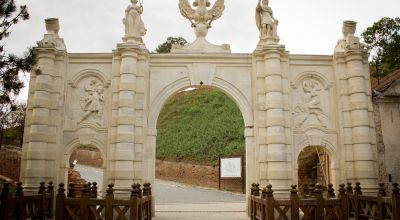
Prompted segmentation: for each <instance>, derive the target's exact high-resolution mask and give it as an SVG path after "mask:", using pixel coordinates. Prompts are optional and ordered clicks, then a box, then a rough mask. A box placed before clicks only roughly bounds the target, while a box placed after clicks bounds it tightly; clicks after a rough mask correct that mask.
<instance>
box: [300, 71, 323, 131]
mask: <svg viewBox="0 0 400 220" xmlns="http://www.w3.org/2000/svg"><path fill="white" fill-rule="evenodd" d="M299 90H300V91H298V93H299V95H300V97H301V99H300V100H299V101H298V102H297V103H296V104H295V108H294V121H295V126H296V127H297V128H299V127H302V126H304V125H319V126H323V127H325V128H326V127H327V125H328V120H329V114H328V113H327V112H326V110H325V109H324V108H323V105H322V103H321V100H322V97H321V96H323V95H322V93H324V92H325V91H324V89H323V86H322V85H321V83H320V82H319V81H317V80H315V79H312V78H306V79H304V80H303V81H302V82H301V86H300V88H299Z"/></svg>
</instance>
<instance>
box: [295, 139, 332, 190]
mask: <svg viewBox="0 0 400 220" xmlns="http://www.w3.org/2000/svg"><path fill="white" fill-rule="evenodd" d="M297 164H298V172H297V174H298V185H299V188H300V189H303V188H304V186H305V185H311V184H316V183H319V184H321V185H322V186H323V187H324V188H326V187H327V186H328V184H330V183H332V171H331V170H332V164H331V158H330V156H329V154H328V152H327V151H326V149H325V148H324V147H322V146H308V147H305V148H304V149H303V150H302V151H301V152H300V154H299V157H298V159H297Z"/></svg>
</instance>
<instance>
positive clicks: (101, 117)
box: [65, 74, 110, 130]
mask: <svg viewBox="0 0 400 220" xmlns="http://www.w3.org/2000/svg"><path fill="white" fill-rule="evenodd" d="M68 84H69V86H68V90H69V91H68V93H67V100H66V102H67V105H66V107H65V108H66V122H65V124H66V128H67V130H76V129H78V128H82V127H91V128H92V129H94V130H102V129H103V128H105V126H106V125H107V121H108V117H107V113H106V112H107V111H108V110H107V108H108V107H109V106H107V103H109V102H108V100H110V99H109V97H108V92H107V91H108V86H109V82H106V81H105V80H104V78H103V77H101V76H100V75H96V74H83V75H81V76H78V77H75V78H74V79H73V80H71V81H69V83H68Z"/></svg>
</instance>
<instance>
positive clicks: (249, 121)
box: [211, 78, 254, 127]
mask: <svg viewBox="0 0 400 220" xmlns="http://www.w3.org/2000/svg"><path fill="white" fill-rule="evenodd" d="M211 86H215V87H216V88H219V89H221V90H222V91H223V92H225V94H226V95H228V96H229V97H231V99H232V100H233V101H234V102H235V103H236V104H237V105H238V107H239V109H240V112H241V113H242V117H243V120H244V126H245V127H251V126H253V125H254V122H253V113H252V108H251V106H250V104H249V101H248V100H247V99H246V97H245V96H244V94H243V93H242V92H241V91H240V90H238V89H237V87H236V86H234V85H232V84H231V83H229V82H227V81H225V80H223V79H219V78H215V79H214V80H213V81H212V84H211Z"/></svg>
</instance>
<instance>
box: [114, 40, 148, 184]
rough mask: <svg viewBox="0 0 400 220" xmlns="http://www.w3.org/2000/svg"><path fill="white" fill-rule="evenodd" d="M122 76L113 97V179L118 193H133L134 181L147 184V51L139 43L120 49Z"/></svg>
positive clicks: (121, 46) (118, 51)
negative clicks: (145, 177) (145, 112)
mask: <svg viewBox="0 0 400 220" xmlns="http://www.w3.org/2000/svg"><path fill="white" fill-rule="evenodd" d="M117 53H118V56H119V59H120V61H119V62H115V63H119V65H120V67H119V76H118V77H114V79H117V80H118V81H117V82H116V84H117V85H116V86H115V88H114V90H115V92H114V95H113V99H114V100H113V105H114V106H113V114H112V121H113V128H112V129H111V143H110V146H111V148H112V149H111V150H110V153H111V155H112V156H111V159H110V165H111V170H110V173H109V174H110V175H109V178H110V179H109V180H110V181H112V182H114V184H115V188H116V191H117V192H118V191H120V192H121V191H122V192H124V191H129V190H130V187H131V184H132V183H133V182H143V181H144V177H143V170H144V169H145V166H146V164H144V163H143V153H144V152H143V149H144V146H143V145H144V142H145V137H146V127H145V125H146V124H145V121H147V120H146V117H145V115H144V108H145V91H144V88H145V86H144V84H145V77H144V75H145V72H146V65H147V50H143V49H141V47H140V45H138V44H129V43H123V44H119V45H118V50H117Z"/></svg>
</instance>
